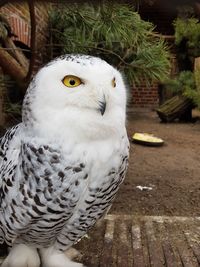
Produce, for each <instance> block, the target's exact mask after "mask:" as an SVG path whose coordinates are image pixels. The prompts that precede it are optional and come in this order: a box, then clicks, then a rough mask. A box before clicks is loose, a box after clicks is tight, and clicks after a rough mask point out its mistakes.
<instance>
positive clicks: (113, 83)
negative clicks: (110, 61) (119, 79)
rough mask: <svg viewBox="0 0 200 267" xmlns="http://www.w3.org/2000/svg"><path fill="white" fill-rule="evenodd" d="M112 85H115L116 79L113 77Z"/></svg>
mask: <svg viewBox="0 0 200 267" xmlns="http://www.w3.org/2000/svg"><path fill="white" fill-rule="evenodd" d="M112 87H116V81H115V78H113V79H112Z"/></svg>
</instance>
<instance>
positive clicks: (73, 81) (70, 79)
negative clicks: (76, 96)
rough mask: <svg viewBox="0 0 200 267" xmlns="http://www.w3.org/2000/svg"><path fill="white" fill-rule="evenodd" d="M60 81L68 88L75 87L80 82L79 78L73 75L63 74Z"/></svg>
mask: <svg viewBox="0 0 200 267" xmlns="http://www.w3.org/2000/svg"><path fill="white" fill-rule="evenodd" d="M62 82H63V84H64V85H65V86H67V87H70V88H73V87H77V86H79V85H80V84H81V83H82V81H81V79H80V78H78V77H76V76H74V75H67V76H65V77H64V78H63V80H62Z"/></svg>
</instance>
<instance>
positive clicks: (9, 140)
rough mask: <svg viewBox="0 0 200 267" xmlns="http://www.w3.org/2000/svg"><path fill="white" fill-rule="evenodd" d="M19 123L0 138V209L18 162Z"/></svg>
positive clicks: (2, 233)
mask: <svg viewBox="0 0 200 267" xmlns="http://www.w3.org/2000/svg"><path fill="white" fill-rule="evenodd" d="M20 127H21V124H18V125H16V126H14V127H12V128H10V129H9V130H8V131H7V132H6V133H5V135H4V136H3V137H2V138H1V139H0V209H3V203H4V204H5V197H6V196H7V192H8V188H9V186H10V177H11V174H13V173H14V170H15V168H16V166H17V162H18V154H19V148H18V147H17V146H15V145H16V143H15V139H16V138H15V137H16V135H17V131H18V129H19V128H20ZM3 241H4V231H3V229H2V225H1V223H0V243H2V242H3Z"/></svg>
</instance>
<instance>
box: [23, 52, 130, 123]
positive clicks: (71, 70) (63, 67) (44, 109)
mask: <svg viewBox="0 0 200 267" xmlns="http://www.w3.org/2000/svg"><path fill="white" fill-rule="evenodd" d="M125 109H126V88H125V85H124V82H123V79H122V76H121V74H120V73H119V72H118V71H117V70H116V69H115V68H113V67H112V66H111V65H109V64H108V63H107V62H105V61H104V60H101V59H100V58H97V57H91V56H86V55H65V56H61V57H58V58H56V59H55V60H53V61H51V62H50V63H48V64H47V65H46V66H44V67H43V68H42V69H41V70H40V71H39V72H38V73H37V75H36V76H35V78H34V79H33V81H32V83H31V84H30V86H29V88H28V91H27V94H26V97H25V100H24V105H23V120H24V122H27V121H29V120H32V121H35V122H36V123H37V124H39V125H46V127H47V126H48V123H49V122H51V123H53V124H54V126H55V125H57V127H59V125H61V124H64V123H68V126H69V124H70V123H71V126H72V127H73V126H74V127H75V125H76V123H77V124H78V125H79V126H81V122H83V124H86V125H87V127H88V124H89V125H91V124H92V123H95V124H101V123H102V125H103V124H104V125H105V124H108V125H109V124H112V123H113V122H114V121H116V122H117V120H118V121H121V120H123V123H124V120H125Z"/></svg>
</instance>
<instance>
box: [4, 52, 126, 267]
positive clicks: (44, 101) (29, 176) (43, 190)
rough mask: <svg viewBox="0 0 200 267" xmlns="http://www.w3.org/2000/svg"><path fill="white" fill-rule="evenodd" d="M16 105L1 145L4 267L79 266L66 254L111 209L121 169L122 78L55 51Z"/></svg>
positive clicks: (99, 64) (90, 60)
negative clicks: (17, 120) (16, 119)
mask: <svg viewBox="0 0 200 267" xmlns="http://www.w3.org/2000/svg"><path fill="white" fill-rule="evenodd" d="M22 111H23V112H22V123H21V124H19V125H17V126H15V127H13V128H11V129H10V130H9V131H8V132H7V133H6V134H5V136H4V137H3V138H2V139H1V144H0V145H1V151H0V156H1V162H0V165H1V182H0V203H1V204H0V207H1V209H0V242H1V243H2V242H6V243H7V244H8V245H9V246H10V252H9V255H8V256H7V258H6V259H5V260H4V262H3V263H2V267H39V266H40V264H41V266H43V267H81V266H83V265H82V264H80V263H76V262H73V261H72V259H70V258H69V257H67V254H66V253H65V252H66V251H67V250H69V249H70V248H71V247H72V245H73V244H75V243H76V242H77V241H78V240H79V239H80V238H81V237H83V236H84V235H85V234H86V232H87V231H88V229H89V228H91V227H92V226H93V225H94V224H95V222H96V221H97V220H98V219H99V218H100V217H101V216H102V215H103V214H104V213H105V212H106V210H108V209H109V207H110V205H111V203H112V201H113V199H114V197H115V194H116V192H117V190H118V188H119V185H120V184H121V182H122V181H123V179H124V176H125V173H126V169H127V164H128V163H127V162H128V153H129V142H128V138H127V133H126V129H125V111H126V88H125V85H124V82H123V79H122V76H121V75H120V73H119V72H118V71H117V70H116V69H115V68H113V67H112V66H110V65H109V64H108V63H106V62H105V61H103V60H101V59H99V58H96V57H91V56H86V55H65V56H62V57H59V58H57V59H55V60H53V61H51V62H50V63H49V64H47V65H46V66H45V67H43V68H42V69H41V70H40V71H39V72H38V74H37V75H36V76H35V78H34V79H33V80H32V82H31V83H30V86H29V88H28V90H27V93H26V96H25V99H24V102H23V110H22Z"/></svg>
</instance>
